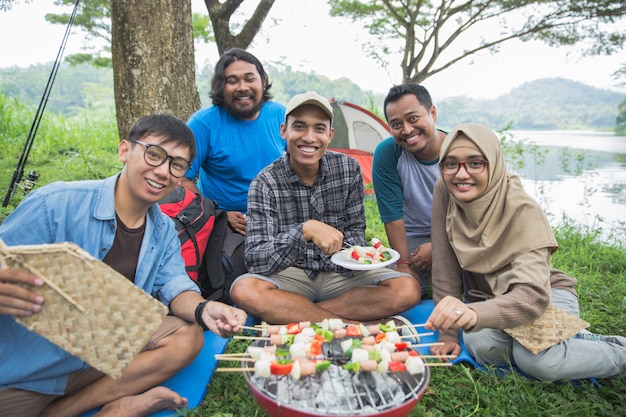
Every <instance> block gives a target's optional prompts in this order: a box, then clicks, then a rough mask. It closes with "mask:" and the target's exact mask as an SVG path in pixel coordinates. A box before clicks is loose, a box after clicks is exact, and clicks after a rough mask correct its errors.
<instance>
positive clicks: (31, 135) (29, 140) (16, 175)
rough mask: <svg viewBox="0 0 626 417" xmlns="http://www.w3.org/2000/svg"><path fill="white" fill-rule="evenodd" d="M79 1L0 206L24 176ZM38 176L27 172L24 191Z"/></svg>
mask: <svg viewBox="0 0 626 417" xmlns="http://www.w3.org/2000/svg"><path fill="white" fill-rule="evenodd" d="M79 2H80V0H76V2H75V3H74V10H73V11H72V15H71V16H70V20H69V21H68V22H67V27H66V28H65V34H64V35H63V40H62V41H61V47H60V48H59V52H58V53H57V56H56V59H55V60H54V65H53V66H52V71H51V72H50V77H48V83H47V84H46V88H45V89H44V92H43V95H42V96H41V101H40V102H39V106H38V107H37V111H36V112H35V118H34V120H33V124H32V125H31V127H30V131H29V132H28V136H27V137H26V142H25V143H24V148H23V149H22V154H21V155H20V159H19V161H18V162H17V165H16V167H15V171H13V177H12V178H11V183H10V184H9V189H8V190H7V194H6V195H5V196H4V201H3V203H2V207H6V206H8V205H9V201H11V196H12V195H13V191H14V190H15V186H16V184H19V183H20V182H21V181H22V177H23V176H24V166H25V165H26V161H27V160H28V155H29V154H30V150H31V148H32V147H33V142H34V141H35V136H36V135H37V130H38V129H39V124H40V123H41V118H42V116H43V112H44V110H45V109H46V104H47V103H48V98H49V97H50V91H51V90H52V85H53V84H54V80H55V78H56V75H57V72H58V71H59V66H60V65H61V58H62V56H63V52H64V51H65V45H66V44H67V39H68V38H69V35H70V31H71V29H72V24H73V23H74V18H75V17H76V12H77V11H78V3H79ZM38 178H39V174H38V173H37V172H36V171H30V172H29V173H28V177H27V178H26V180H25V181H24V185H23V186H22V189H23V190H24V191H25V192H28V191H30V190H31V189H32V188H33V187H34V186H35V182H36V181H37V179H38Z"/></svg>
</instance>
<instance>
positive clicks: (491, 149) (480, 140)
mask: <svg viewBox="0 0 626 417" xmlns="http://www.w3.org/2000/svg"><path fill="white" fill-rule="evenodd" d="M457 141H458V142H457ZM455 142H457V143H455ZM459 145H460V146H465V147H471V148H474V149H476V150H478V151H480V152H481V153H482V154H483V155H484V156H485V159H486V160H487V161H489V164H488V165H487V169H488V170H489V182H488V185H487V189H486V190H485V192H484V193H483V194H482V195H480V196H479V197H477V198H476V199H474V200H472V201H470V202H463V201H458V200H456V199H455V198H454V197H453V196H452V195H450V199H449V202H448V212H447V215H446V231H447V233H448V239H449V241H450V244H451V245H452V248H453V249H454V252H455V253H456V256H457V258H458V260H459V264H460V265H461V267H462V268H463V269H466V270H468V271H472V272H477V273H480V274H489V273H494V272H496V271H498V270H499V269H501V268H502V267H504V266H506V265H508V264H510V263H511V262H512V261H513V260H514V259H515V258H517V257H518V256H520V255H522V254H524V253H527V252H530V251H532V250H536V249H540V248H546V247H548V248H550V251H551V253H554V252H555V251H556V250H557V248H558V244H557V242H556V239H555V237H554V234H553V233H552V228H551V227H550V224H549V223H548V219H547V218H546V216H545V214H544V212H543V210H542V209H541V207H539V205H538V204H537V203H536V202H535V200H533V199H532V197H530V196H529V195H528V194H527V193H526V191H524V189H523V187H522V183H521V181H520V179H519V177H518V176H517V175H514V174H509V173H508V172H507V170H506V165H505V161H504V156H503V155H502V151H501V149H500V143H499V141H498V137H497V136H496V134H495V132H493V131H492V130H491V129H489V128H488V127H486V126H483V125H480V124H477V123H468V124H463V125H460V126H458V127H456V128H455V129H453V130H452V131H451V132H450V133H449V134H448V136H446V139H445V140H444V142H443V144H442V146H441V153H440V158H439V159H440V160H441V161H443V160H444V159H445V157H446V155H447V154H448V152H449V151H450V150H451V149H452V148H455V147H459Z"/></svg>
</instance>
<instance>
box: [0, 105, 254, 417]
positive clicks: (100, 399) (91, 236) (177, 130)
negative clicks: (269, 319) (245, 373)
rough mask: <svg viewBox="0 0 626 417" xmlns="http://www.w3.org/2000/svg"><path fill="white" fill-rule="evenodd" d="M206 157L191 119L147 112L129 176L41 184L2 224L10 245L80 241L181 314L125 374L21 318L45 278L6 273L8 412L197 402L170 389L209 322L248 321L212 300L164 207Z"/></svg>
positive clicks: (122, 149)
mask: <svg viewBox="0 0 626 417" xmlns="http://www.w3.org/2000/svg"><path fill="white" fill-rule="evenodd" d="M194 153H195V141H194V138H193V134H192V132H191V130H189V128H188V127H187V126H186V125H185V123H184V122H183V121H181V120H179V119H177V118H175V117H173V116H167V115H150V116H145V117H142V118H140V119H139V120H138V121H137V122H136V123H135V124H134V125H133V127H132V128H131V130H130V132H129V134H128V139H125V140H122V141H121V142H120V144H119V147H118V154H119V159H120V161H121V162H122V163H124V168H123V169H122V171H121V172H120V173H119V174H117V175H115V176H113V177H110V178H107V179H104V180H97V181H76V182H56V183H53V184H50V185H48V186H45V187H43V188H40V189H38V190H35V191H33V192H32V193H31V194H29V195H28V196H27V197H26V198H25V199H24V200H23V201H22V203H21V204H20V205H19V206H18V207H17V208H16V209H15V210H14V211H13V212H12V213H11V214H10V215H9V216H8V217H7V218H6V220H5V221H4V222H3V223H2V225H0V239H2V240H3V241H4V242H5V243H6V244H7V245H36V244H46V243H56V242H72V243H75V244H77V245H78V246H80V247H81V248H82V249H84V250H85V251H87V252H88V253H90V254H91V255H92V256H94V257H95V258H97V259H100V260H102V261H103V262H104V263H106V264H108V265H109V266H111V267H112V268H113V269H115V270H117V271H118V272H119V273H120V274H122V275H124V276H125V277H126V278H128V279H129V280H131V281H132V282H134V284H135V285H136V286H138V287H140V288H142V289H143V290H144V291H146V292H147V293H148V294H151V295H152V296H154V297H155V298H157V299H159V300H160V301H162V302H163V303H164V304H165V305H167V306H168V307H169V310H170V315H169V316H167V317H166V318H165V319H164V321H163V323H162V324H161V327H159V329H157V331H156V332H155V334H154V335H153V336H152V338H151V339H150V341H149V342H148V343H147V344H146V346H145V347H144V350H143V351H142V352H141V353H139V354H138V355H137V356H136V357H135V358H134V359H133V361H132V362H131V363H130V364H129V365H128V367H127V368H126V369H125V370H124V372H123V374H122V376H121V377H120V378H118V379H113V378H111V377H109V376H107V375H104V374H102V373H101V372H99V371H97V370H95V369H94V368H91V367H90V366H89V365H88V364H87V363H85V362H83V361H82V360H80V359H79V358H77V357H75V356H72V355H70V354H69V353H68V352H66V351H64V350H63V349H61V348H59V347H57V346H56V345H54V344H52V343H51V342H49V341H48V340H47V339H45V338H44V337H42V336H40V335H38V334H36V333H34V332H31V331H29V330H27V329H26V328H25V327H22V326H21V325H20V324H18V323H17V322H16V321H15V320H14V319H13V316H29V315H32V314H37V313H38V312H39V311H41V306H42V304H43V303H44V302H45V300H44V299H43V297H41V295H39V294H38V293H37V287H40V286H41V285H43V282H42V280H41V279H40V278H38V277H36V276H33V275H30V274H26V273H24V272H18V271H16V270H11V269H0V358H2V360H0V416H2V417H5V416H18V415H19V416H63V417H71V416H78V415H81V414H82V413H84V412H86V411H89V410H91V409H94V408H97V407H100V406H104V407H103V409H102V411H101V413H102V414H101V415H103V416H105V415H116V416H126V415H133V416H143V415H147V414H149V413H153V412H155V411H158V410H162V409H174V408H179V407H184V406H185V405H186V404H187V400H186V399H185V398H182V397H181V396H180V395H179V394H177V393H175V392H173V391H171V390H169V389H168V388H166V387H162V386H158V384H160V383H162V382H163V381H165V380H166V379H168V378H169V377H171V376H172V375H174V374H175V373H177V372H178V371H179V370H180V369H182V368H183V367H185V366H187V365H188V364H189V363H191V361H193V359H194V358H195V357H196V355H197V354H198V352H199V351H200V349H201V348H202V344H203V341H204V339H203V335H202V330H201V328H204V329H205V330H206V329H210V330H211V331H213V332H215V333H217V334H221V335H224V336H225V335H229V334H232V333H233V332H235V331H238V330H239V329H240V326H241V325H243V323H245V320H246V314H245V313H244V312H243V311H242V310H239V309H236V308H233V307H230V306H227V305H225V304H222V303H217V302H208V303H207V302H205V300H204V299H203V298H202V297H201V296H200V293H199V290H198V287H197V286H196V284H195V283H194V282H193V281H191V279H190V278H189V277H188V276H187V274H186V272H185V266H184V263H183V259H182V257H181V255H180V243H179V240H178V237H177V234H176V230H175V228H174V223H173V222H172V221H171V220H170V219H169V218H168V217H167V216H166V215H164V214H163V213H162V212H161V210H160V209H159V207H158V205H157V204H156V203H157V202H158V201H159V200H161V199H162V198H163V197H164V196H165V195H167V194H169V193H170V192H171V191H172V190H173V189H174V188H175V187H177V186H178V185H179V184H180V178H181V177H182V176H183V175H184V174H185V172H186V171H187V169H188V166H189V162H188V161H189V160H190V159H191V158H192V157H193V155H194ZM25 230H28V233H25ZM85 279H89V274H88V273H87V272H86V273H85ZM16 284H20V285H16ZM29 286H30V287H29ZM198 325H199V326H198Z"/></svg>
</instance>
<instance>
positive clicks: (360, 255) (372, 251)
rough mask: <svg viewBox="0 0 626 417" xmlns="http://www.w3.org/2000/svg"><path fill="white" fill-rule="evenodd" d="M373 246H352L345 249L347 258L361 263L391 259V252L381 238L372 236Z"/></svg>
mask: <svg viewBox="0 0 626 417" xmlns="http://www.w3.org/2000/svg"><path fill="white" fill-rule="evenodd" d="M371 244H372V246H367V247H364V246H352V247H351V248H349V249H345V250H344V253H345V254H346V259H348V260H350V261H353V262H357V263H361V264H377V263H381V262H386V261H388V260H390V259H391V257H392V256H391V252H389V250H387V248H386V247H385V246H384V245H383V244H382V243H381V241H380V239H377V238H372V240H371Z"/></svg>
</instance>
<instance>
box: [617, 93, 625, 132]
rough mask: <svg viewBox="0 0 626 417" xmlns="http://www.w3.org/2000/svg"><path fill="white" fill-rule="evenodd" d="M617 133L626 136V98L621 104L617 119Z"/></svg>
mask: <svg viewBox="0 0 626 417" xmlns="http://www.w3.org/2000/svg"><path fill="white" fill-rule="evenodd" d="M615 133H617V134H618V135H622V136H626V98H625V99H624V100H622V102H621V103H619V107H618V108H617V117H616V118H615Z"/></svg>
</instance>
